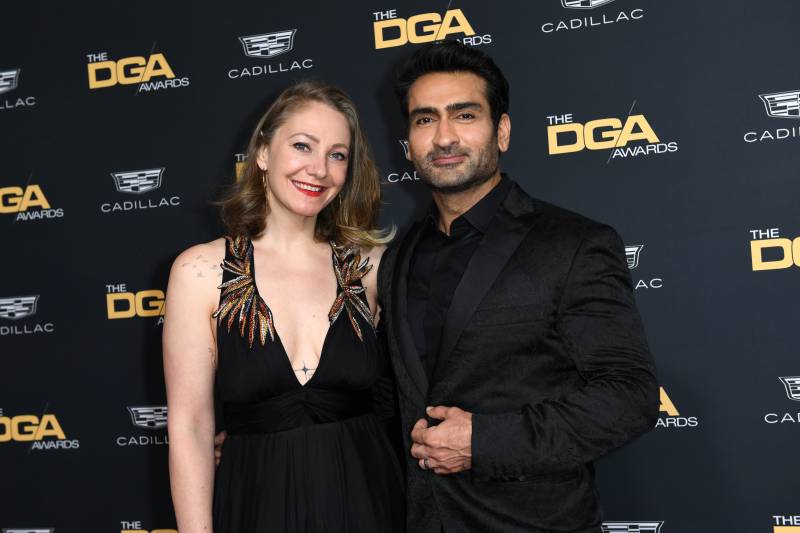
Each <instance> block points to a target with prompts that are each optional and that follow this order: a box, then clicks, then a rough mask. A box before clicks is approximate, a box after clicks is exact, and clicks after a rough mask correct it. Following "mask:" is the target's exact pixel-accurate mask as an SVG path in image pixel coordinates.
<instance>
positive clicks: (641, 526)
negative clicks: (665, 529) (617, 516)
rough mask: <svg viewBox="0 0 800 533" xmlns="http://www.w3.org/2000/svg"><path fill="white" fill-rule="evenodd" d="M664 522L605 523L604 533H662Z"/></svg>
mask: <svg viewBox="0 0 800 533" xmlns="http://www.w3.org/2000/svg"><path fill="white" fill-rule="evenodd" d="M663 525H664V522H603V526H602V529H603V533H661V526H663Z"/></svg>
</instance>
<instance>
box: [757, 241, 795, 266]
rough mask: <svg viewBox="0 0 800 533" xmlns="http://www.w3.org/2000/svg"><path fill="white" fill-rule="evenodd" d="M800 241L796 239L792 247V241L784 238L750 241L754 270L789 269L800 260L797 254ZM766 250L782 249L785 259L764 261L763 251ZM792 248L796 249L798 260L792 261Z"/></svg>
mask: <svg viewBox="0 0 800 533" xmlns="http://www.w3.org/2000/svg"><path fill="white" fill-rule="evenodd" d="M798 241H800V238H798V239H795V242H794V246H793V245H792V241H790V240H789V239H782V238H781V239H764V240H760V241H750V255H751V258H752V262H753V270H754V271H759V270H778V269H781V268H789V267H790V266H792V264H794V263H795V261H797V260H798V259H800V256H799V255H798V254H797V250H800V246H798V244H797V243H798ZM765 248H781V249H782V250H783V258H781V259H778V260H776V261H764V256H763V250H764V249H765ZM792 248H794V249H795V254H794V256H795V257H796V258H797V259H795V260H793V259H792Z"/></svg>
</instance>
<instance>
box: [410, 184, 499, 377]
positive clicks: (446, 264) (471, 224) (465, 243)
mask: <svg viewBox="0 0 800 533" xmlns="http://www.w3.org/2000/svg"><path fill="white" fill-rule="evenodd" d="M510 189H511V180H509V179H508V178H505V177H503V178H502V179H501V181H500V182H499V183H498V184H497V185H495V187H494V188H493V189H492V190H491V191H489V193H488V194H486V196H484V197H483V198H481V199H480V200H479V201H478V203H476V204H475V205H474V206H472V208H471V209H470V210H469V211H467V212H466V213H464V214H463V215H461V216H460V217H458V218H456V219H455V220H453V222H452V223H451V224H450V235H449V236H448V235H446V234H445V233H443V232H442V231H440V230H439V228H438V214H437V211H436V207H435V206H432V207H431V210H430V211H429V213H428V215H427V217H426V219H425V225H426V226H425V229H424V230H423V231H424V233H423V235H422V236H421V237H420V240H419V242H418V243H417V246H416V247H415V249H414V252H413V255H412V257H411V265H410V270H409V274H408V294H407V299H408V321H409V324H410V326H411V334H412V336H413V338H414V344H415V345H416V347H417V351H418V352H419V354H420V358H421V359H422V364H423V366H424V367H425V371H426V373H427V374H428V379H431V377H432V375H433V370H434V368H436V359H437V357H438V355H439V344H440V342H441V338H442V328H443V327H444V321H445V317H446V316H447V310H448V309H449V308H450V301H451V300H452V298H453V293H454V292H455V290H456V287H457V286H458V283H459V282H460V281H461V277H462V276H463V275H464V271H465V270H466V269H467V264H469V261H470V259H471V258H472V255H473V254H474V253H475V250H476V249H477V248H478V245H479V244H480V242H481V240H482V239H483V236H484V234H485V233H486V230H487V229H488V228H489V224H490V222H491V220H492V217H494V215H495V213H496V212H497V210H498V209H499V207H500V204H501V203H502V201H503V199H504V198H505V197H506V195H507V194H508V191H509V190H510Z"/></svg>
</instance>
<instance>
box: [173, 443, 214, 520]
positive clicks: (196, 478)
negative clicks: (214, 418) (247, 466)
mask: <svg viewBox="0 0 800 533" xmlns="http://www.w3.org/2000/svg"><path fill="white" fill-rule="evenodd" d="M169 472H170V486H171V488H172V503H173V505H174V507H175V517H176V518H177V521H178V531H180V532H181V533H211V531H212V522H211V504H212V500H213V493H214V435H213V430H212V431H205V430H204V431H202V432H201V431H199V430H196V429H191V428H172V427H171V428H169Z"/></svg>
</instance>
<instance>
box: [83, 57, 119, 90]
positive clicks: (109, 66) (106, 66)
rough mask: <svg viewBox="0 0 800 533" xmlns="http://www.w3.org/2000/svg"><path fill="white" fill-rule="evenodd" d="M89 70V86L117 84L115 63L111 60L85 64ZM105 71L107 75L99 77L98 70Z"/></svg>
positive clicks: (96, 87) (98, 87) (95, 87)
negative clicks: (102, 77)
mask: <svg viewBox="0 0 800 533" xmlns="http://www.w3.org/2000/svg"><path fill="white" fill-rule="evenodd" d="M86 68H87V70H88V72H89V88H90V89H100V88H103V87H111V86H112V85H116V84H117V70H116V63H114V62H113V61H98V62H97V63H89V64H88V65H86ZM102 71H106V72H107V73H108V77H107V78H104V79H100V78H99V77H98V76H97V74H98V72H102Z"/></svg>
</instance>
